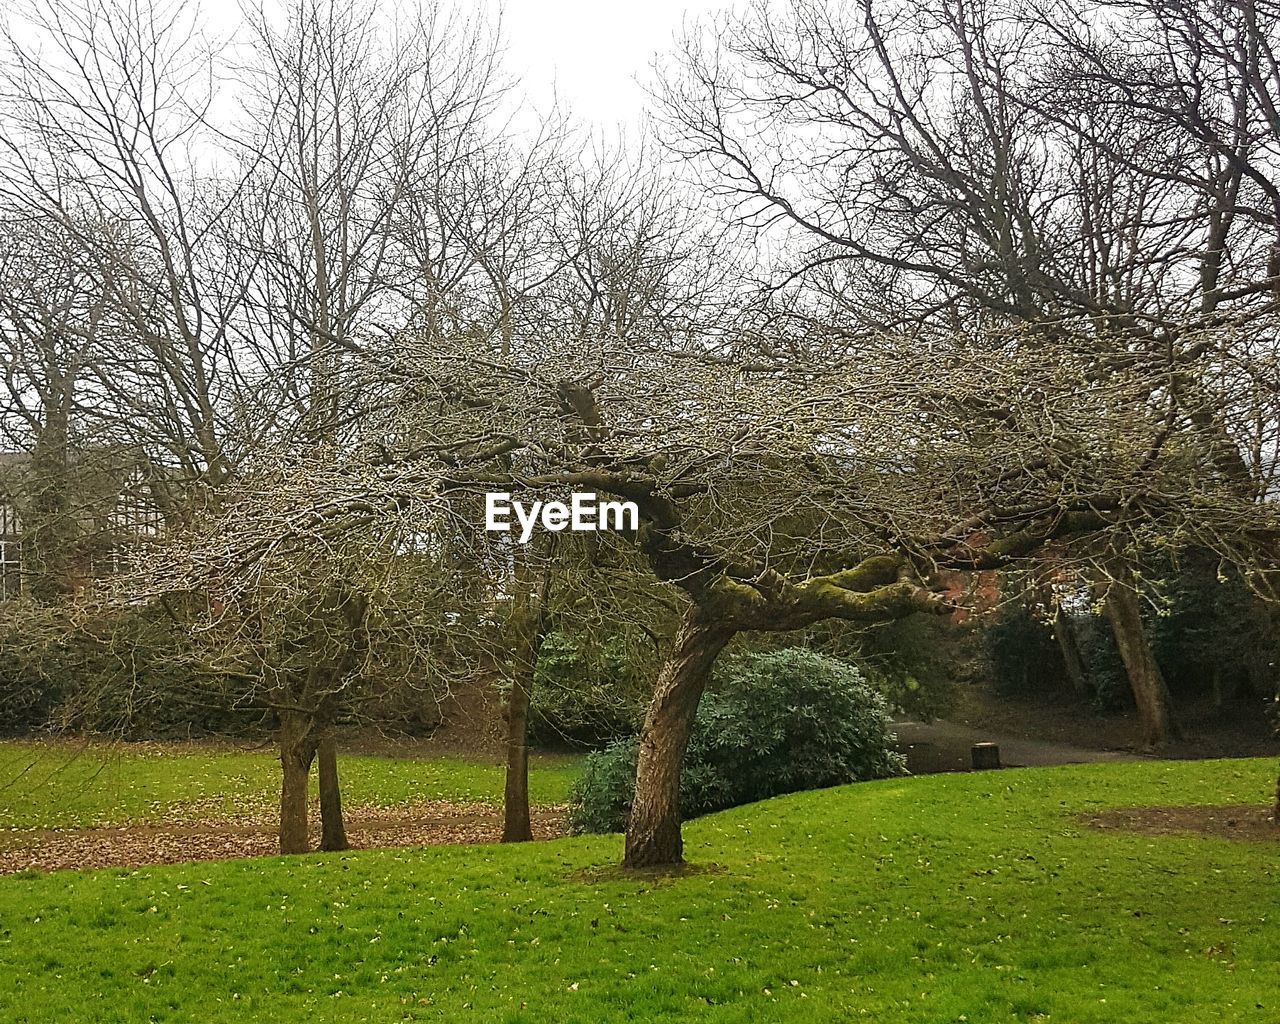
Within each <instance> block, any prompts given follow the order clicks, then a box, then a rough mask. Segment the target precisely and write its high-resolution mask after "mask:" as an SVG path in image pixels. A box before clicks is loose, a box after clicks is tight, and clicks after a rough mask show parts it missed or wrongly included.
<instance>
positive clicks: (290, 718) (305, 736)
mask: <svg viewBox="0 0 1280 1024" xmlns="http://www.w3.org/2000/svg"><path fill="white" fill-rule="evenodd" d="M315 751H316V747H315V740H314V739H313V738H312V735H311V716H310V715H307V714H304V713H303V712H301V711H281V712H280V769H281V783H280V852H281V853H306V852H307V851H308V850H309V849H310V846H311V844H310V838H309V837H308V835H307V787H308V783H309V781H310V778H311V761H312V759H313V758H314V757H315Z"/></svg>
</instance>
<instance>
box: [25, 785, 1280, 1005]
mask: <svg viewBox="0 0 1280 1024" xmlns="http://www.w3.org/2000/svg"><path fill="white" fill-rule="evenodd" d="M1274 767H1275V766H1274V764H1272V763H1271V762H1268V761H1220V762H1177V763H1156V762H1152V763H1138V764H1109V765H1090V766H1072V767H1068V768H1054V769H1036V770H1030V769H1029V770H1022V771H1010V772H1002V773H994V772H993V773H985V774H976V775H949V776H932V777H927V778H914V779H901V780H888V781H884V782H878V783H867V784H863V785H857V786H850V787H845V788H841V789H836V790H827V791H822V792H814V793H806V794H802V795H797V796H792V797H785V798H782V799H778V800H774V801H769V802H766V803H763V804H757V805H754V806H749V807H742V808H738V809H736V810H733V811H729V812H727V813H724V814H720V815H715V816H712V817H709V818H705V819H702V820H700V821H697V822H693V823H690V824H689V825H688V826H687V833H686V834H687V841H688V852H689V854H690V856H691V859H692V860H693V861H695V862H697V863H700V864H701V865H703V866H704V868H706V869H705V870H702V871H698V872H694V873H690V874H687V875H684V876H681V877H675V878H643V877H626V876H621V875H619V874H618V873H617V872H615V871H614V870H613V869H612V868H611V867H610V865H612V864H613V862H614V861H615V859H616V857H617V855H618V853H619V842H618V840H617V838H616V837H602V838H582V839H566V840H559V841H557V842H553V843H545V844H538V845H534V846H528V845H525V846H517V847H499V846H490V847H437V848H432V849H428V850H421V851H419V850H405V849H401V850H394V851H385V852H367V853H358V854H344V855H327V856H326V855H313V856H308V857H298V858H273V859H262V860H255V861H231V862H224V863H205V864H199V865H192V866H179V867H169V868H155V869H149V870H137V871H118V870H111V871H100V872H95V873H61V874H55V875H46V876H14V877H9V878H4V879H0V965H2V966H0V972H2V974H3V977H2V978H0V980H2V981H3V984H0V1019H2V1020H5V1021H14V1022H37V1021H39V1022H44V1021H53V1020H57V1021H68V1022H75V1021H103V1022H106V1021H112V1022H115V1021H163V1022H171V1021H200V1022H216V1021H273V1022H274V1021H290V1020H299V1021H301V1020H314V1021H344V1022H346V1021H351V1022H356V1021H402V1020H420V1021H428V1020H430V1021H434V1020H449V1021H453V1020H467V1021H509V1022H535V1021H536V1022H544V1021H567V1022H582V1024H596V1022H601V1021H628V1020H635V1021H652V1020H681V1021H684V1020H689V1021H762V1022H763V1021H779V1020H787V1021H799V1022H806V1021H862V1020H867V1021H879V1022H897V1021H903V1022H921V1024H924V1022H928V1024H940V1022H949V1024H958V1022H971V1024H992V1022H1005V1021H1041V1022H1043V1021H1057V1022H1063V1024H1089V1022H1099V1024H1102V1022H1106V1024H1112V1022H1117V1021H1119V1022H1127V1024H1128V1022H1146V1021H1150V1022H1162V1024H1163V1022H1183V1021H1185V1022H1200V1021H1204V1020H1213V1021H1215V1022H1220V1021H1260V1022H1261V1021H1266V1022H1271V1021H1276V1020H1280V969H1277V963H1280V922H1277V920H1276V909H1275V908H1276V891H1277V890H1276V871H1277V866H1276V865H1277V857H1276V853H1277V850H1276V847H1275V846H1274V845H1273V844H1270V843H1258V844H1247V843H1231V842H1228V841H1225V840H1218V839H1211V838H1205V837H1199V836H1159V837H1157V836H1145V835H1135V834H1124V833H1114V832H1097V831H1093V830H1090V829H1088V828H1086V827H1084V826H1082V825H1080V824H1078V823H1077V822H1076V820H1075V818H1074V815H1075V814H1076V813H1077V812H1080V811H1085V810H1089V809H1092V808H1098V807H1106V806H1124V805H1135V804H1160V805H1167V804H1215V803H1243V802H1255V803H1261V802H1262V801H1263V800H1264V799H1265V794H1266V793H1267V791H1268V789H1269V784H1270V782H1271V780H1272V778H1273V771H1274ZM711 865H714V867H710V866H711Z"/></svg>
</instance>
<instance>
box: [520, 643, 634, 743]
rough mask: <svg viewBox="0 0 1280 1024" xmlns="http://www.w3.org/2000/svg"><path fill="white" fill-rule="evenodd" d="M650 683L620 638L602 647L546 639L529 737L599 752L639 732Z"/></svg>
mask: <svg viewBox="0 0 1280 1024" xmlns="http://www.w3.org/2000/svg"><path fill="white" fill-rule="evenodd" d="M646 682H647V679H646V678H645V677H644V673H643V672H642V671H641V670H640V668H639V667H638V666H637V665H636V664H635V657H634V654H633V653H632V652H629V651H628V649H627V647H626V645H625V643H624V642H623V641H622V640H621V639H616V638H615V639H611V640H608V641H606V642H605V643H603V644H601V645H599V646H598V647H597V646H589V647H588V646H587V645H584V644H580V643H578V642H577V641H576V640H575V639H574V638H573V637H571V636H568V635H566V634H565V633H563V632H560V631H559V630H554V631H552V632H551V633H549V634H548V635H547V638H546V639H545V640H544V641H543V643H542V649H541V650H540V651H539V652H538V665H537V670H536V676H535V678H534V686H533V701H532V704H531V706H530V708H529V737H530V739H531V740H533V741H534V742H535V743H539V744H543V745H548V746H563V745H566V744H567V745H569V746H577V747H599V746H600V745H602V744H605V743H609V742H610V741H612V740H617V739H620V738H621V737H624V736H629V735H631V734H632V733H634V732H635V731H636V727H637V726H638V725H639V722H640V718H641V716H642V710H643V705H644V689H645V685H644V684H645V683H646Z"/></svg>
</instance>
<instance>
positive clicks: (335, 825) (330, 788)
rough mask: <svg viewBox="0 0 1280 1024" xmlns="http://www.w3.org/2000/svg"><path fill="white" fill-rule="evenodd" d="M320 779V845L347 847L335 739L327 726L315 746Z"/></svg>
mask: <svg viewBox="0 0 1280 1024" xmlns="http://www.w3.org/2000/svg"><path fill="white" fill-rule="evenodd" d="M316 754H317V757H316V769H317V775H318V776H319V779H320V849H322V850H327V851H334V850H348V849H350V846H349V845H348V844H347V829H346V825H345V823H344V822H343V820H342V790H341V789H340V787H339V785H338V743H337V740H336V739H335V738H334V735H333V729H332V728H326V729H325V731H324V733H323V734H322V735H321V737H320V742H319V743H318V744H317V746H316Z"/></svg>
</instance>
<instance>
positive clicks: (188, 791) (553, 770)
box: [0, 741, 579, 829]
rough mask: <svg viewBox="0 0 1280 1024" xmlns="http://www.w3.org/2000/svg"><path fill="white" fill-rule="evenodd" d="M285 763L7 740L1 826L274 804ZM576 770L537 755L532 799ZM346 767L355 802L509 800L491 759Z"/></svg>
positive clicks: (0, 748) (560, 793)
mask: <svg viewBox="0 0 1280 1024" xmlns="http://www.w3.org/2000/svg"><path fill="white" fill-rule="evenodd" d="M279 767H280V766H279V762H278V761H277V760H276V758H275V756H274V755H273V754H271V753H270V752H267V751H262V752H239V751H235V750H229V749H227V750H223V749H214V748H209V747H200V746H197V745H190V746H187V745H183V746H160V745H129V744H125V745H121V746H105V745H94V744H83V743H73V742H64V743H56V744H40V743H29V742H22V741H7V742H0V829H14V828H66V827H75V826H84V825H104V824H125V823H128V822H137V821H152V820H156V819H159V818H162V817H164V816H165V815H166V814H167V813H169V812H172V811H173V810H174V809H176V808H180V807H182V806H183V805H187V804H190V803H193V802H195V801H200V802H201V804H202V806H208V807H209V810H210V813H234V812H236V811H246V810H255V809H259V808H267V807H270V806H272V802H273V801H274V800H275V799H276V795H277V793H278V792H279V786H280V777H279ZM578 770H579V763H578V762H577V761H576V760H571V759H563V758H561V759H555V760H550V759H548V760H541V761H539V760H535V763H534V765H533V769H532V770H531V772H530V778H529V790H530V796H531V799H532V800H533V801H534V802H535V803H558V802H561V801H563V800H564V798H565V795H566V794H567V792H568V789H569V786H570V784H571V783H572V781H573V779H574V778H576V777H577V773H578ZM340 771H341V773H342V782H343V797H344V799H345V800H346V801H347V802H348V803H349V804H353V805H354V804H374V805H377V806H391V805H393V804H399V803H405V802H406V801H410V800H453V801H469V800H484V801H490V802H498V801H500V800H501V799H502V769H501V767H499V766H497V765H492V764H476V763H472V762H469V761H461V760H452V759H440V760H435V761H406V760H390V759H386V758H373V757H344V758H343V759H342V761H341V764H340Z"/></svg>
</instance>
